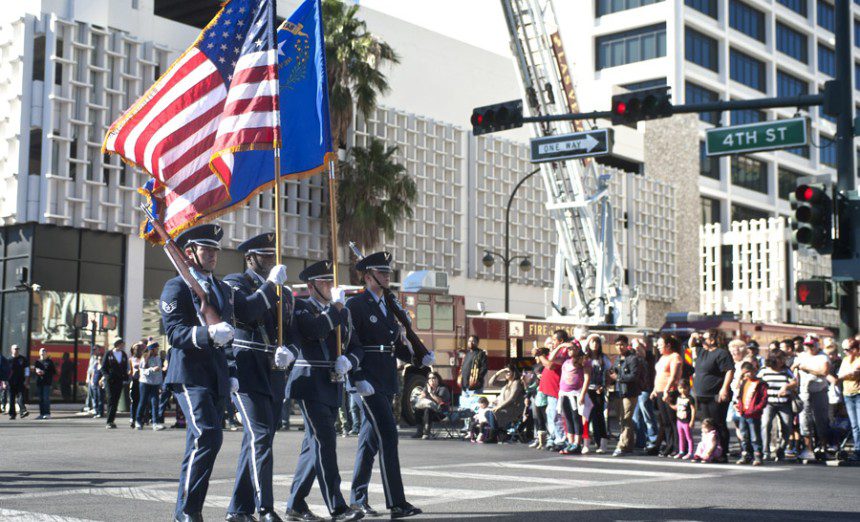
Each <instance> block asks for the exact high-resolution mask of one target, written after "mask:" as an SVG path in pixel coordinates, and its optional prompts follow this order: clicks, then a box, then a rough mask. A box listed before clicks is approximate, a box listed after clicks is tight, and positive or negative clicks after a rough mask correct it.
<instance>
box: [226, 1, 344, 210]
mask: <svg viewBox="0 0 860 522" xmlns="http://www.w3.org/2000/svg"><path fill="white" fill-rule="evenodd" d="M277 39H278V43H277V45H278V81H279V84H280V85H279V93H280V100H279V107H280V115H281V158H280V162H281V169H280V172H281V178H282V179H297V178H303V177H307V176H312V175H314V174H317V173H319V172H322V171H324V170H326V168H327V167H328V162H329V160H332V161H333V160H336V158H337V156H336V154H335V153H333V151H332V143H331V123H330V119H329V105H328V77H327V75H326V61H325V40H324V36H323V25H322V6H321V4H320V0H305V1H304V2H302V4H301V5H300V6H299V8H298V9H296V11H295V12H294V13H293V14H292V16H290V18H289V19H288V20H286V21H284V23H283V24H281V26H280V27H279V28H278V32H277ZM273 179H274V154H273V152H272V151H267V150H255V151H247V152H241V153H237V154H236V163H235V166H234V175H233V181H232V185H231V187H230V193H231V194H230V195H231V200H232V201H233V202H235V203H233V205H236V204H241V203H244V202H245V201H247V200H248V199H249V198H250V197H252V196H253V195H255V194H257V193H259V192H260V191H261V190H263V189H266V188H269V187H271V185H272V181H273Z"/></svg>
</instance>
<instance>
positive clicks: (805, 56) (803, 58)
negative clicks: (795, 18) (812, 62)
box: [776, 22, 809, 63]
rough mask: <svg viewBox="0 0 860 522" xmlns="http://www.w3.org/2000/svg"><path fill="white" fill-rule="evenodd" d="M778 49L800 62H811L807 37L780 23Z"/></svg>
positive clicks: (778, 26)
mask: <svg viewBox="0 0 860 522" xmlns="http://www.w3.org/2000/svg"><path fill="white" fill-rule="evenodd" d="M776 48H777V49H778V50H779V51H780V52H781V53H783V54H786V55H788V56H791V57H792V58H794V59H795V60H797V61H799V62H803V63H808V62H809V52H808V49H807V48H806V36H804V35H803V34H801V33H799V32H798V31H795V30H794V29H792V28H791V27H788V26H787V25H784V24H781V23H779V22H777V24H776Z"/></svg>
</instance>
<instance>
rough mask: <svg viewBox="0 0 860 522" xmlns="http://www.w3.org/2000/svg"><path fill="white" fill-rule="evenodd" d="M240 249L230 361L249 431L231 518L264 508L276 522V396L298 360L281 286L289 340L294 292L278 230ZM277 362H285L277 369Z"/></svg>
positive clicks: (230, 279) (265, 518)
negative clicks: (278, 248) (280, 260)
mask: <svg viewBox="0 0 860 522" xmlns="http://www.w3.org/2000/svg"><path fill="white" fill-rule="evenodd" d="M238 250H239V251H240V252H242V253H243V254H244V255H245V264H246V266H247V269H246V270H245V272H243V273H237V274H230V275H228V276H227V277H225V278H224V282H225V283H227V284H228V285H230V287H231V288H232V289H233V294H234V303H235V309H236V334H235V337H234V338H233V343H232V357H228V364H230V365H231V366H235V368H236V378H237V379H238V381H239V389H238V391H236V392H235V393H233V394H232V396H231V399H232V400H233V403H234V404H235V406H236V410H237V411H238V412H239V415H241V417H242V426H243V430H244V436H243V437H242V448H241V450H240V452H239V464H238V467H237V469H236V483H235V485H234V487H233V497H232V498H231V500H230V506H229V507H228V508H227V517H226V520H227V521H228V522H251V521H253V520H255V519H254V518H253V515H254V513H255V512H259V514H260V519H259V520H260V521H261V522H276V521H280V520H281V518H280V517H279V516H278V515H277V514H276V513H275V510H274V498H273V495H272V467H273V458H272V440H273V438H274V434H275V430H276V429H277V428H276V426H277V424H276V419H277V418H279V416H280V411H281V410H280V406H277V407H276V406H275V401H276V400H277V399H278V398H280V400H281V401H283V396H284V389H283V387H284V379H283V375H284V370H286V367H287V366H288V365H289V364H290V363H291V362H292V359H293V354H292V352H291V351H290V350H288V349H287V348H286V347H285V346H280V345H279V344H278V331H277V328H278V316H277V313H278V299H279V298H278V294H277V288H278V287H279V286H280V287H281V288H282V296H283V299H284V304H283V305H282V306H283V308H284V311H283V313H284V314H285V316H286V317H285V320H284V321H283V327H284V335H283V342H284V343H285V344H289V343H291V342H292V335H291V330H290V319H291V317H292V292H291V291H290V290H289V289H288V288H284V287H283V286H282V285H283V284H284V282H285V281H286V279H287V269H286V267H285V266H284V265H276V264H275V234H274V233H266V234H260V235H258V236H255V237H253V238H251V239H249V240H247V241H245V242H244V243H242V244H241V245H239V247H238ZM287 314H288V315H287ZM293 350H294V351H295V350H297V348H293ZM276 362H277V363H280V365H279V366H280V367H281V370H280V371H277V372H276V370H275V368H274V367H275V363H276ZM276 373H277V374H280V378H277V377H276ZM278 387H280V388H281V389H280V391H278Z"/></svg>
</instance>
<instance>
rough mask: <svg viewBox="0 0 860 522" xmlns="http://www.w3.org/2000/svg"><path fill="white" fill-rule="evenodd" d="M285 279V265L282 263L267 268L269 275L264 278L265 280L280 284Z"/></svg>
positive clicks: (276, 284)
mask: <svg viewBox="0 0 860 522" xmlns="http://www.w3.org/2000/svg"><path fill="white" fill-rule="evenodd" d="M286 280H287V267H285V266H284V265H275V266H273V267H272V269H271V270H269V277H267V278H266V281H269V282H270V283H274V284H275V286H281V285H282V284H284V283H285V282H286Z"/></svg>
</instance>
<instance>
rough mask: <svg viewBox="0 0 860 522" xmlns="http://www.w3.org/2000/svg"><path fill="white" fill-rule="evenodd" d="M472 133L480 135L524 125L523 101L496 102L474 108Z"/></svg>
mask: <svg viewBox="0 0 860 522" xmlns="http://www.w3.org/2000/svg"><path fill="white" fill-rule="evenodd" d="M470 121H471V122H472V134H474V135H475V136H480V135H481V134H489V133H491V132H498V131H503V130H508V129H515V128H517V127H522V126H523V101H522V100H511V101H509V102H504V103H494V104H493V105H485V106H483V107H477V108H475V109H473V110H472V118H471V120H470Z"/></svg>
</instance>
